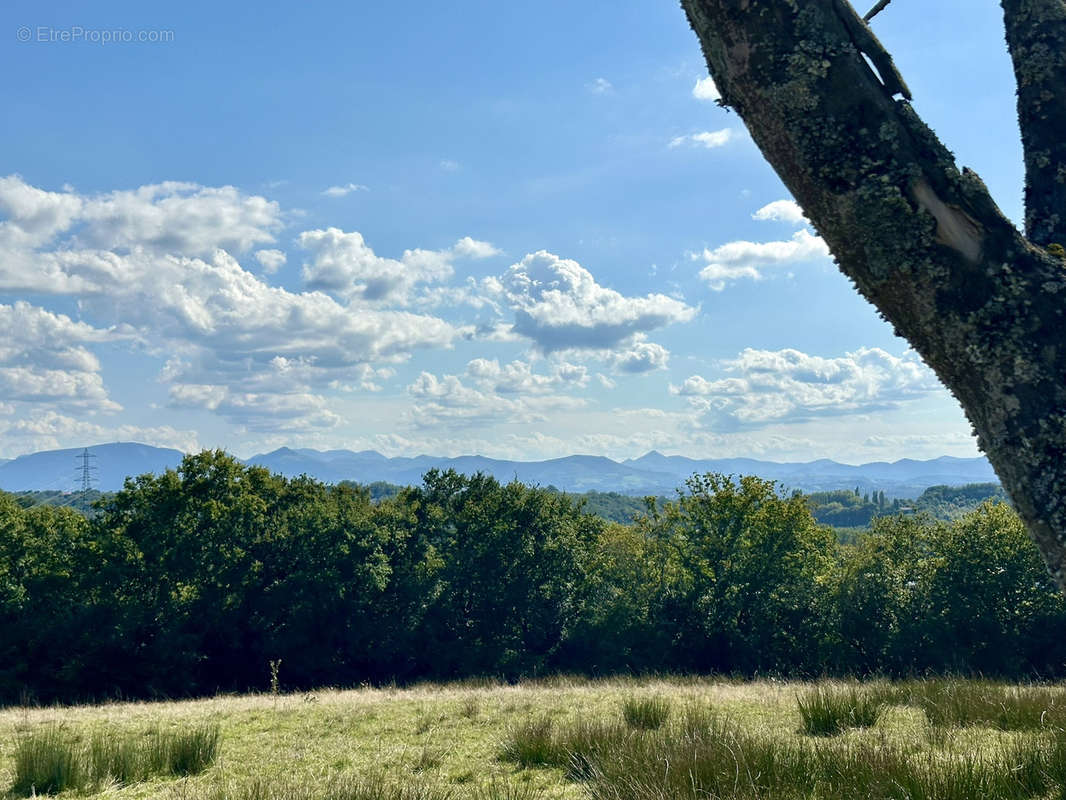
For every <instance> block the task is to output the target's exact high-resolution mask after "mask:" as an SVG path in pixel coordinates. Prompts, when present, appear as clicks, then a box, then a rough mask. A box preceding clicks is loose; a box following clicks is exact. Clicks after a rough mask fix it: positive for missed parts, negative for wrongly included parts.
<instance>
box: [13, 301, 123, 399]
mask: <svg viewBox="0 0 1066 800" xmlns="http://www.w3.org/2000/svg"><path fill="white" fill-rule="evenodd" d="M128 336H129V333H128V332H123V331H120V330H118V329H112V330H101V329H97V328H94V327H92V326H91V325H87V324H85V323H83V322H75V321H73V320H72V319H70V317H67V316H65V315H63V314H55V313H52V312H51V311H47V310H45V309H43V308H39V307H37V306H33V305H30V304H29V303H27V302H25V301H21V300H20V301H18V302H16V303H15V304H14V305H3V304H0V397H4V398H5V399H6V400H8V401H20V402H27V403H35V402H50V403H52V404H59V405H63V406H68V407H79V408H83V409H90V410H96V411H117V410H119V409H120V406H119V405H118V404H117V403H115V402H113V401H112V400H111V399H110V398H109V397H108V393H107V390H106V389H105V388H104V383H103V379H102V378H101V376H100V374H99V373H100V362H99V360H98V359H97V357H96V355H95V354H94V353H93V352H92V351H90V350H89V349H88V348H87V347H86V345H87V344H92V343H99V342H106V341H114V340H117V339H121V338H128Z"/></svg>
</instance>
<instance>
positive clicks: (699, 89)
mask: <svg viewBox="0 0 1066 800" xmlns="http://www.w3.org/2000/svg"><path fill="white" fill-rule="evenodd" d="M692 96H693V97H695V98H696V99H697V100H710V101H715V100H721V99H722V94H721V92H719V91H718V87H717V86H715V84H714V78H712V77H711V76H710V75H708V76H707V77H706V78H700V80H698V81H696V85H695V86H693V87H692Z"/></svg>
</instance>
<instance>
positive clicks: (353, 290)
mask: <svg viewBox="0 0 1066 800" xmlns="http://www.w3.org/2000/svg"><path fill="white" fill-rule="evenodd" d="M298 241H299V243H300V246H301V247H303V248H304V249H305V250H307V251H308V252H309V253H310V254H311V259H310V260H309V261H307V262H305V264H304V268H303V277H304V280H305V281H307V285H308V287H309V288H311V289H321V290H324V291H327V292H330V293H331V294H336V295H337V296H339V297H342V298H346V299H347V298H356V299H359V300H363V301H369V302H388V303H403V304H406V303H409V302H411V301H412V298H411V290H412V289H413V288H414V287H415V286H416V285H417V284H424V283H436V282H439V281H443V280H446V279H447V278H450V277H451V276H452V274H453V272H454V269H453V267H452V261H453V260H454V259H455V258H457V257H463V258H489V257H490V256H494V255H497V254H498V253H499V252H500V251H499V250H497V249H496V248H495V247H494V246H493V245H492V244H491V243H489V242H482V241H478V240H477V239H472V238H470V237H469V236H464V237H463V238H462V239H460V240H459V241H458V242H456V243H455V245H454V246H452V247H451V248H449V249H447V250H420V249H415V250H405V251H404V253H403V255H402V256H401V257H400V258H399V259H393V258H385V257H382V256H379V255H377V254H376V253H375V252H374V251H373V250H372V249H371V248H370V246H369V245H367V243H366V241H365V240H364V239H363V236H362V234H360V233H359V232H357V231H352V232H351V233H346V232H344V231H342V230H340V229H339V228H328V229H326V230H313V231H304V232H303V233H301V234H300V236H299V238H298Z"/></svg>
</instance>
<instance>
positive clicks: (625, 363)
mask: <svg viewBox="0 0 1066 800" xmlns="http://www.w3.org/2000/svg"><path fill="white" fill-rule="evenodd" d="M669 360H670V351H669V350H667V349H666V348H665V347H663V346H662V345H660V344H655V343H654V342H645V341H637V342H635V343H634V344H633V345H632V346H631V347H629V348H628V349H626V350H623V351H620V352H617V353H614V354H613V355H612V358H611V364H612V366H613V367H614V368H615V369H616V370H618V371H619V372H629V373H640V372H651V371H652V370H656V369H666V366H667V363H668V362H669Z"/></svg>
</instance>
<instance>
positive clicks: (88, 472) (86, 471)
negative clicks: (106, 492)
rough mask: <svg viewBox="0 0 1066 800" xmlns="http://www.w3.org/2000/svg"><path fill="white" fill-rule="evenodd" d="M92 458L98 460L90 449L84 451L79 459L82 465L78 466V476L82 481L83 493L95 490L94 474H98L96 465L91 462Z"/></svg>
mask: <svg viewBox="0 0 1066 800" xmlns="http://www.w3.org/2000/svg"><path fill="white" fill-rule="evenodd" d="M91 458H96V456H94V455H93V454H92V453H90V452H89V448H88V447H86V448H85V449H84V450H82V451H81V455H80V456H78V457H77V460H78V461H79V462H80V463H79V464H78V465H77V473H76V475H77V477H78V478H80V480H81V490H82V491H83V492H87V491H89V490H90V489H92V488H93V480H94V478H93V473H94V472H96V465H95V464H93V463H92V462H91V461H89V459H91Z"/></svg>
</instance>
